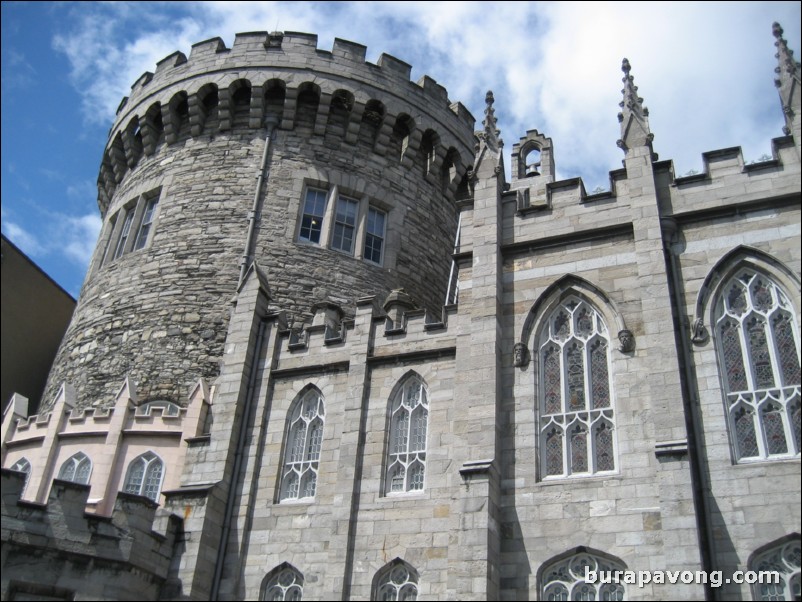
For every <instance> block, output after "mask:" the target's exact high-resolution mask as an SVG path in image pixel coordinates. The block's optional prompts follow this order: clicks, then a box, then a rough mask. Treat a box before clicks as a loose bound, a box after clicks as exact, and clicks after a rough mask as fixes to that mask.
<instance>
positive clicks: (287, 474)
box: [279, 389, 326, 502]
mask: <svg viewBox="0 0 802 602" xmlns="http://www.w3.org/2000/svg"><path fill="white" fill-rule="evenodd" d="M325 416H326V414H325V406H324V404H323V396H322V395H320V393H319V392H318V391H317V389H310V390H309V391H307V392H306V393H305V394H304V395H302V396H301V397H300V398H299V399H297V400H296V401H295V403H294V404H293V406H292V407H291V408H290V415H289V420H288V427H287V443H286V446H285V450H284V465H283V469H282V473H281V492H280V496H279V499H280V501H282V502H283V501H289V500H299V499H306V498H309V499H311V498H314V497H315V493H316V490H317V475H318V468H319V465H320V452H321V448H322V445H323V425H324V422H325Z"/></svg>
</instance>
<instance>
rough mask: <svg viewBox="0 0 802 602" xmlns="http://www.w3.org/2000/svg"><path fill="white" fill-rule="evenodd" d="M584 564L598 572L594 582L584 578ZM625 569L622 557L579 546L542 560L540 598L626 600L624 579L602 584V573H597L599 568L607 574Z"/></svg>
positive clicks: (539, 573)
mask: <svg viewBox="0 0 802 602" xmlns="http://www.w3.org/2000/svg"><path fill="white" fill-rule="evenodd" d="M585 567H588V569H589V570H591V571H596V572H597V579H596V581H595V582H594V583H587V582H586V581H585V570H586V569H585ZM626 570H627V566H626V564H624V562H623V561H622V560H621V559H619V558H616V557H614V556H610V555H609V554H605V553H604V552H600V551H598V550H592V549H589V548H586V547H585V546H579V547H576V548H574V549H572V550H569V551H567V552H564V553H563V554H560V555H558V556H555V557H554V558H551V559H550V560H548V561H546V562H544V563H543V565H542V566H541V568H540V570H539V571H538V590H539V596H538V599H540V600H626V599H627V588H626V584H624V583H623V579H622V580H620V581H621V582H619V583H615V582H613V583H602V582H601V581H602V580H601V578H600V577H601V575H598V572H599V571H604V572H605V576H606V574H608V573H609V572H613V571H626ZM622 574H623V573H622ZM605 581H607V580H606V579H605ZM613 581H614V580H613Z"/></svg>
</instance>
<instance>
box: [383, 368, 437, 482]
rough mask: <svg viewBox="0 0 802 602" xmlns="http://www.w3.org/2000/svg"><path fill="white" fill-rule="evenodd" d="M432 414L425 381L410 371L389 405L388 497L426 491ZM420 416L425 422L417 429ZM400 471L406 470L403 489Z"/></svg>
mask: <svg viewBox="0 0 802 602" xmlns="http://www.w3.org/2000/svg"><path fill="white" fill-rule="evenodd" d="M413 388H415V389H417V397H416V398H415V401H414V405H412V406H410V405H408V403H407V401H408V400H409V393H410V390H411V389H413ZM430 411H431V410H430V396H429V388H428V386H427V385H426V381H424V379H423V377H421V376H420V374H418V373H417V372H414V371H410V372H409V373H407V374H406V375H404V376H403V377H402V378H400V379H399V381H398V383H397V384H396V386H395V388H394V391H393V393H392V394H391V395H390V399H389V400H388V403H387V446H386V449H385V462H384V467H385V468H384V471H383V474H384V487H383V488H382V489H383V492H384V495H385V496H387V497H396V496H404V495H419V494H421V493H423V492H424V491H425V489H426V458H427V454H428V447H429V414H430ZM421 415H423V418H424V419H425V421H424V423H423V425H422V427H423V428H422V429H421V424H420V422H417V428H416V419H420V418H421ZM421 430H422V431H423V433H422V434H421ZM421 439H422V440H423V442H422V444H421V443H420V440H421ZM416 440H417V441H418V443H417V444H416ZM399 471H403V472H402V473H401V475H400V479H401V482H400V488H395V487H396V485H397V484H398V482H399V481H398V479H399ZM413 471H417V472H414V473H413ZM414 475H419V478H413V477H414Z"/></svg>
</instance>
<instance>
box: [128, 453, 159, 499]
mask: <svg viewBox="0 0 802 602" xmlns="http://www.w3.org/2000/svg"><path fill="white" fill-rule="evenodd" d="M138 466H142V473H141V475H140V476H139V477H137V478H138V479H139V481H138V482H137V483H135V482H134V481H133V479H134V478H135V477H136V473H135V472H134V470H135V469H136V468H137V467H138ZM157 469H158V474H157V475H156V479H157V482H156V483H154V473H155V472H156V470H157ZM166 472H167V471H166V470H165V463H164V460H162V459H161V457H160V456H159V455H158V454H157V453H156V452H154V451H152V450H148V451H146V452H145V453H142V454H139V455H138V456H137V457H136V458H134V459H133V460H131V461H130V462H129V463H128V468H127V469H126V471H125V479H124V480H123V488H122V491H123V493H131V494H133V495H141V496H143V497H146V498H148V499H149V500H152V501H154V502H157V503H158V500H159V496H160V495H161V490H162V485H163V484H164V475H165V473H166ZM154 485H155V486H154Z"/></svg>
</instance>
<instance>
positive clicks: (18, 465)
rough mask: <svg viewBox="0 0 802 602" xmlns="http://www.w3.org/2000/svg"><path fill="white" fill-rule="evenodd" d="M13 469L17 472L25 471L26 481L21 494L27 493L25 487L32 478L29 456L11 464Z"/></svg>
mask: <svg viewBox="0 0 802 602" xmlns="http://www.w3.org/2000/svg"><path fill="white" fill-rule="evenodd" d="M10 468H11V470H16V471H17V472H23V473H25V483H23V485H22V491H21V492H20V494H22V493H25V488H26V487H27V486H28V479H30V478H31V463H30V462H28V459H27V458H20V459H19V460H17V461H16V462H14V464H12V465H11V467H10Z"/></svg>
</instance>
